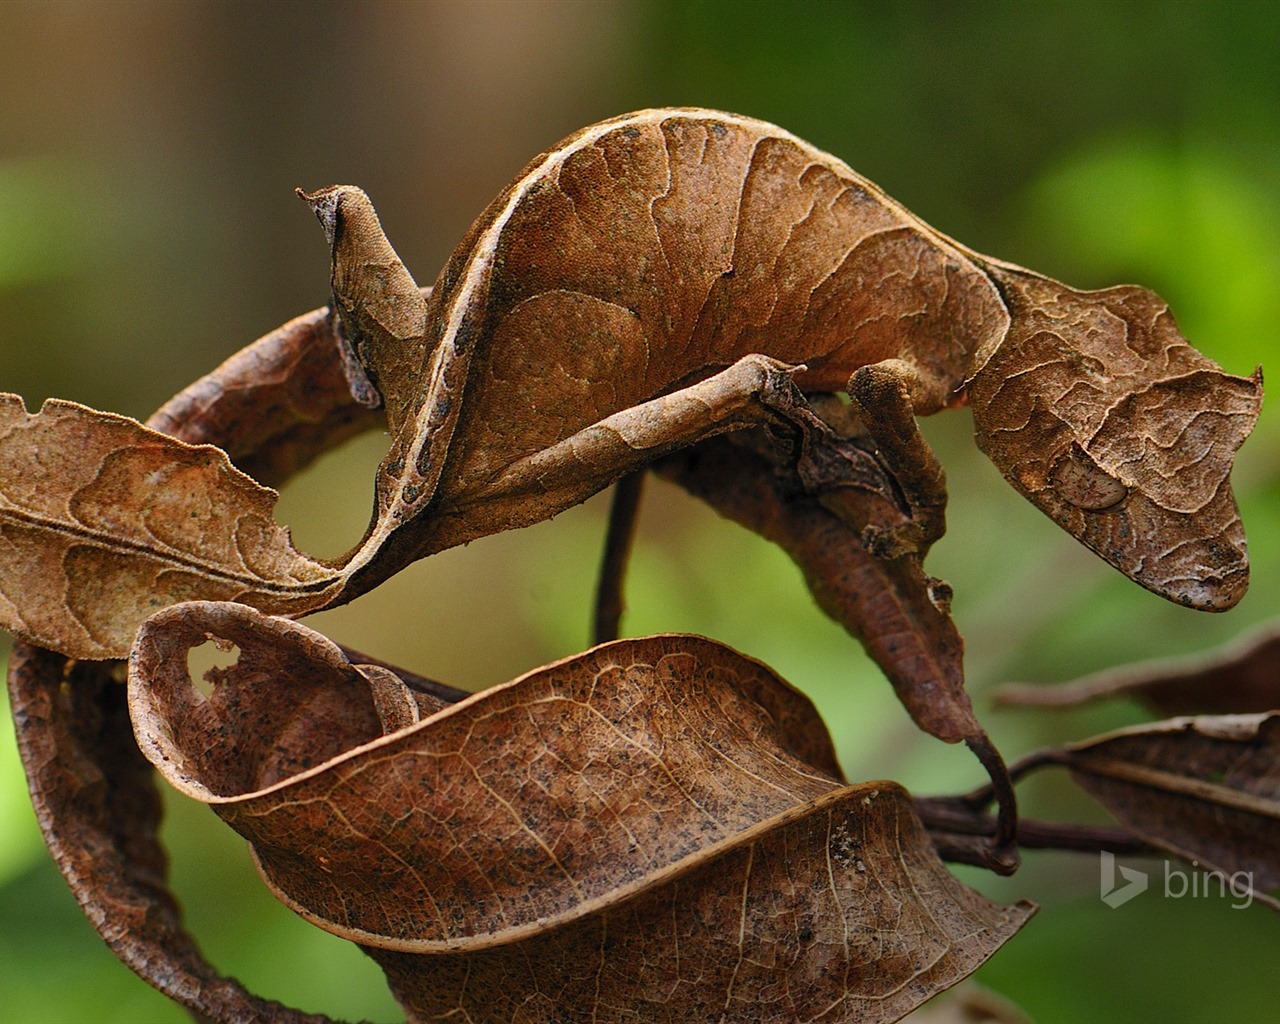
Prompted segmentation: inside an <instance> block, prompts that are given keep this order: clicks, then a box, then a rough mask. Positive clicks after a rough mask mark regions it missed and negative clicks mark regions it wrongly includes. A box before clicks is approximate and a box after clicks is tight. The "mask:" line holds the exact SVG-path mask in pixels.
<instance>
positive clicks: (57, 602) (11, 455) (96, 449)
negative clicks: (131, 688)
mask: <svg viewBox="0 0 1280 1024" xmlns="http://www.w3.org/2000/svg"><path fill="white" fill-rule="evenodd" d="M275 500H276V495H275V492H274V491H270V490H268V489H266V488H264V487H262V486H260V485H258V484H256V483H255V482H254V481H253V480H251V479H250V478H249V477H247V476H245V475H244V474H243V473H241V472H240V471H239V470H237V469H235V468H234V467H233V466H232V465H231V463H230V462H229V461H228V460H227V456H226V454H225V453H224V452H223V451H222V450H221V449H219V448H215V447H213V446H212V445H200V446H193V445H188V444H186V443H185V442H183V441H179V440H176V439H174V438H172V437H169V436H167V435H165V434H159V433H156V432H155V431H153V430H150V429H148V428H147V427H144V426H142V425H141V424H140V423H138V422H137V421H136V420H131V419H127V418H126V417H123V416H115V415H112V414H110V413H103V412H97V411H95V410H93V409H87V408H85V407H84V406H81V405H75V404H74V403H71V402H60V401H54V400H50V401H48V402H46V403H45V404H44V407H43V408H42V409H41V410H40V412H39V413H36V414H30V413H28V412H27V411H26V408H25V407H24V406H23V404H22V400H21V399H18V398H14V397H12V396H0V617H2V618H3V621H4V623H5V625H6V626H8V627H9V628H10V629H11V630H12V631H13V632H14V633H16V634H17V635H19V636H21V637H23V638H24V639H27V640H30V641H32V642H35V643H39V644H41V645H43V646H45V647H50V648H53V649H55V650H60V651H62V652H63V653H64V654H69V655H73V656H75V657H80V658H108V657H118V656H120V655H122V654H123V653H124V652H125V651H126V650H128V646H129V643H130V641H131V640H132V638H133V634H134V632H135V631H136V630H137V628H138V624H139V623H140V622H141V621H142V620H143V619H145V618H146V617H147V616H148V615H150V614H151V613H152V612H153V611H155V610H156V609H157V608H162V607H164V606H166V605H172V604H178V603H179V602H182V601H188V600H192V599H195V598H199V597H216V598H220V599H224V600H231V599H235V600H241V601H252V602H254V603H256V604H258V605H260V606H262V607H265V608H269V609H272V610H275V611H279V612H282V613H283V612H290V611H292V612H298V611H304V610H308V609H309V608H312V607H315V606H316V605H317V604H320V603H322V601H323V595H325V594H326V593H327V592H329V591H331V590H332V589H334V587H335V584H336V576H337V574H336V572H335V570H333V569H331V568H329V567H327V566H324V565H321V564H320V563H317V562H314V561H312V560H311V559H309V558H307V557H306V556H305V555H302V554H300V553H299V552H298V551H297V550H295V549H294V547H293V545H292V543H291V541H290V540H289V534H288V531H286V530H283V529H281V528H280V527H279V526H278V525H277V524H276V522H275V520H274V519H273V518H272V509H273V507H274V505H275Z"/></svg>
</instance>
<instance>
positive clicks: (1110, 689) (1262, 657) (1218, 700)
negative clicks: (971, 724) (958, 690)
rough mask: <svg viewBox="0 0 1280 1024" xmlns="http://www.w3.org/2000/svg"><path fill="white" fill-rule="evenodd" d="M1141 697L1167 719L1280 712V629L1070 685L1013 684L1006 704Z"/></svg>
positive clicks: (1002, 692) (1003, 694)
mask: <svg viewBox="0 0 1280 1024" xmlns="http://www.w3.org/2000/svg"><path fill="white" fill-rule="evenodd" d="M1125 696H1128V697H1136V698H1137V699H1138V700H1141V701H1142V702H1143V703H1144V704H1147V705H1149V706H1150V707H1152V708H1154V709H1155V710H1156V711H1158V712H1160V713H1161V714H1163V715H1230V714H1249V713H1251V712H1258V711H1272V710H1275V709H1277V708H1280V625H1277V624H1276V623H1274V622H1272V623H1269V624H1267V625H1265V626H1263V627H1262V628H1260V629H1257V630H1253V631H1251V632H1250V633H1248V634H1247V635H1245V636H1242V637H1239V638H1237V639H1235V640H1232V641H1230V642H1229V643H1226V644H1223V645H1222V646H1221V647H1217V648H1214V649H1213V650H1211V651H1205V652H1204V653H1201V654H1193V655H1189V656H1186V657H1182V658H1161V659H1157V660H1152V661H1144V662H1138V663H1137V664H1133V665H1124V666H1121V667H1119V668H1113V669H1107V670H1105V671H1102V672H1096V673H1094V674H1092V675H1088V676H1084V677H1082V678H1080V679H1075V680H1072V681H1071V682H1069V683H1061V684H1057V685H1052V686H1050V685H1043V684H1032V683H1010V684H1008V685H1006V686H1002V687H1000V689H999V690H997V691H996V693H995V698H996V700H998V701H1000V702H1001V703H1005V704H1024V705H1029V706H1033V707H1054V708H1059V707H1074V706H1076V705H1079V704H1084V703H1086V702H1088V701H1092V700H1102V699H1105V698H1108V697H1125Z"/></svg>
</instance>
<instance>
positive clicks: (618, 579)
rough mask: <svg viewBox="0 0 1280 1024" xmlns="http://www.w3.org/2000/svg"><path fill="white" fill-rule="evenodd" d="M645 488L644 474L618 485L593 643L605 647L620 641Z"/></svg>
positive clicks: (602, 566)
mask: <svg viewBox="0 0 1280 1024" xmlns="http://www.w3.org/2000/svg"><path fill="white" fill-rule="evenodd" d="M643 489H644V471H643V470H641V471H639V472H636V473H628V474H627V475H626V476H624V477H623V478H622V479H621V480H619V481H618V482H617V484H615V485H614V488H613V502H612V504H611V505H610V506H609V526H608V529H607V530H606V532H605V538H604V555H603V557H602V558H601V560H600V578H599V582H598V583H597V584H596V602H595V617H594V619H593V620H592V627H591V642H592V643H593V644H602V643H605V642H606V641H609V640H616V639H618V635H619V632H620V628H621V623H622V612H623V608H624V603H623V599H622V590H623V586H624V585H625V583H626V576H627V560H628V559H629V558H630V556H631V545H632V541H633V540H634V539H635V533H636V518H637V512H638V511H639V509H640V493H641V491H642V490H643Z"/></svg>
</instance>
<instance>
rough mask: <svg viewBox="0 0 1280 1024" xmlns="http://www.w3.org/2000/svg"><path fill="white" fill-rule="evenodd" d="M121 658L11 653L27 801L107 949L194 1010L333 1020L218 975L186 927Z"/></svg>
mask: <svg viewBox="0 0 1280 1024" xmlns="http://www.w3.org/2000/svg"><path fill="white" fill-rule="evenodd" d="M118 669H120V666H118V665H110V664H102V663H94V662H78V663H77V662H68V661H67V660H66V659H65V658H63V657H62V656H61V655H58V654H54V653H53V652H52V651H44V650H41V649H39V648H37V647H32V646H30V645H27V644H18V645H17V646H15V648H14V650H13V653H12V654H11V655H10V659H9V701H10V705H11V707H12V709H13V716H14V723H15V725H16V727H17V736H18V751H19V753H20V755H21V757H22V763H23V765H24V766H25V768H26V771H27V783H28V786H29V788H30V791H31V802H32V806H33V808H34V810H35V815H36V820H37V822H38V823H39V825H40V831H41V834H42V835H43V837H44V841H45V843H46V845H47V846H48V847H49V853H50V855H51V856H52V857H53V859H54V860H55V861H56V862H57V864H58V867H59V869H60V870H61V871H62V873H63V875H64V876H65V877H66V879H67V884H68V885H69V886H70V887H71V891H72V892H73V893H74V894H75V897H76V899H77V900H78V901H79V903H80V908H81V909H82V910H83V911H84V914H85V916H86V917H87V918H88V919H89V922H90V924H92V925H93V927H94V929H95V930H96V931H97V932H98V934H100V935H101V936H102V938H103V939H104V940H105V941H106V943H107V945H108V946H110V947H111V950H112V952H114V953H115V954H116V955H117V956H118V957H119V958H120V959H121V960H122V961H123V962H124V963H125V964H127V965H128V966H129V967H130V968H131V969H132V970H134V971H135V972H137V974H138V975H139V976H140V977H142V978H143V979H144V980H146V981H147V982H148V983H150V984H151V985H153V986H154V987H155V988H157V989H159V990H160V991H161V992H163V993H164V994H165V995H167V996H168V997H169V998H170V999H173V1000H174V1001H176V1002H178V1003H180V1004H182V1005H183V1006H185V1007H187V1008H188V1009H190V1010H191V1011H192V1012H193V1015H195V1016H196V1018H197V1019H198V1020H211V1021H218V1022H221V1024H254V1022H258V1021H265V1020H269V1021H273V1022H276V1021H278V1022H280V1024H329V1018H328V1017H324V1016H321V1015H315V1014H308V1013H302V1012H300V1011H298V1010H292V1009H289V1008H288V1007H285V1006H281V1005H280V1004H279V1003H276V1002H273V1001H270V1000H266V999H262V998H260V997H258V996H255V995H252V994H250V993H249V992H247V991H246V990H245V989H244V988H243V987H242V986H241V985H240V983H239V982H237V981H236V980H235V979H233V978H227V977H224V976H222V975H221V974H219V973H218V971H217V970H215V969H214V968H213V967H212V966H211V965H210V964H209V963H208V962H207V961H206V960H205V959H204V957H203V956H202V954H201V953H200V950H199V947H198V946H197V945H196V943H195V940H194V939H192V937H191V936H190V935H189V934H188V933H187V931H186V930H185V928H184V927H183V925H182V918H181V913H180V911H179V908H178V905H177V902H176V901H175V900H174V898H173V895H172V894H171V893H170V891H169V884H168V859H167V857H166V855H165V852H164V849H163V847H162V846H161V845H160V841H159V837H158V831H159V827H160V813H161V803H160V796H159V793H158V792H157V791H156V785H155V780H156V776H155V773H154V772H153V771H152V770H151V766H150V765H148V764H147V762H146V761H145V759H144V758H143V757H142V755H141V754H140V753H139V752H138V747H137V745H136V744H135V743H134V740H133V733H132V731H131V730H130V727H129V716H128V708H127V706H126V703H125V688H124V686H123V685H122V680H121V679H120V678H118V677H119V676H121V675H123V673H122V672H119V671H117V670H118Z"/></svg>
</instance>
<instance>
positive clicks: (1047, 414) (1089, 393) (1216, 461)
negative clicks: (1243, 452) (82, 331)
mask: <svg viewBox="0 0 1280 1024" xmlns="http://www.w3.org/2000/svg"><path fill="white" fill-rule="evenodd" d="M989 269H990V272H991V275H992V279H993V280H994V281H995V282H996V284H997V285H998V286H999V288H1000V290H1001V294H1002V295H1003V296H1004V297H1005V301H1006V302H1007V303H1008V305H1009V309H1010V311H1011V313H1012V314H1013V320H1012V323H1011V324H1010V327H1009V332H1008V334H1007V335H1006V337H1005V338H1004V340H1003V342H1002V343H1001V345H1000V346H999V348H998V349H997V350H996V351H995V353H994V354H993V355H992V357H991V359H990V360H989V361H988V362H987V363H986V364H985V365H984V366H982V367H980V368H979V369H978V370H977V372H976V373H975V374H974V377H973V379H972V380H971V381H970V384H969V396H970V401H971V403H972V405H973V418H974V423H975V426H976V428H977V436H978V444H979V446H981V448H982V450H983V451H985V452H986V453H987V455H988V456H990V458H991V460H992V461H993V462H994V463H995V464H996V466H997V467H998V468H999V469H1000V471H1001V472H1002V473H1003V474H1004V475H1005V478H1006V479H1007V480H1008V481H1009V482H1010V483H1011V484H1013V486H1014V487H1016V488H1017V489H1018V490H1019V491H1021V492H1022V493H1023V494H1024V495H1026V496H1027V497H1028V498H1029V499H1030V500H1031V501H1033V502H1035V504H1037V505H1038V506H1039V507H1040V508H1041V509H1043V510H1044V512H1045V513H1046V514H1047V515H1049V516H1050V518H1052V519H1053V520H1054V521H1055V522H1057V523H1058V524H1059V525H1060V526H1062V527H1063V528H1064V529H1066V530H1067V531H1068V532H1069V533H1071V534H1072V535H1073V536H1074V537H1076V538H1077V539H1079V540H1080V541H1081V543H1083V544H1085V545H1087V546H1088V547H1089V548H1091V549H1092V550H1093V551H1095V552H1097V553H1098V554H1099V555H1101V556H1102V557H1103V558H1105V559H1106V560H1107V561H1108V562H1110V563H1111V564H1112V565H1114V566H1115V567H1116V568H1117V569H1119V570H1120V571H1121V572H1123V573H1124V574H1125V575H1126V576H1128V577H1130V578H1131V579H1133V580H1134V581H1136V582H1137V583H1140V584H1141V585H1142V586H1144V587H1146V588H1148V589H1149V590H1153V591H1155V592H1156V593H1158V594H1160V595H1161V596H1163V597H1166V598H1168V599H1169V600H1171V601H1176V602H1177V603H1179V604H1183V605H1187V606H1189V607H1193V608H1202V609H1206V610H1209V611H1220V610H1223V609H1226V608H1230V607H1231V606H1232V605H1234V604H1235V603H1236V602H1237V601H1239V599H1240V598H1241V597H1242V596H1243V595H1244V592H1245V588H1246V587H1247V586H1248V580H1249V565H1248V557H1247V555H1246V549H1245V541H1244V528H1243V526H1242V525H1241V523H1240V514H1239V512H1238V511H1237V509H1236V504H1235V499H1234V498H1233V497H1232V494H1231V486H1230V483H1229V482H1228V474H1229V473H1230V472H1231V462H1232V458H1233V456H1234V455H1235V451H1236V449H1237V448H1239V447H1240V444H1241V443H1242V442H1243V441H1244V439H1245V438H1246V437H1247V436H1248V435H1249V431H1250V430H1252V429H1253V424H1254V422H1255V421H1256V420H1257V418H1258V412H1259V410H1260V408H1261V405H1262V375H1261V373H1260V372H1258V373H1255V374H1254V376H1253V377H1233V376H1231V375H1229V374H1226V373H1223V372H1222V371H1221V370H1220V369H1219V368H1218V366H1217V365H1215V364H1214V363H1213V362H1212V361H1210V360H1209V359H1206V358H1205V357H1204V356H1202V355H1201V354H1200V353H1199V352H1197V351H1196V350H1195V349H1193V348H1192V347H1191V346H1190V345H1189V344H1187V342H1186V340H1185V339H1184V338H1183V337H1182V335H1181V334H1179V333H1178V328H1177V325H1176V324H1175V323H1174V320H1173V316H1172V315H1171V314H1170V313H1169V309H1168V307H1167V306H1166V305H1165V303H1164V302H1163V301H1161V299H1159V298H1158V297H1157V296H1155V295H1153V294H1152V293H1151V292H1149V291H1146V290H1145V289H1142V288H1136V287H1133V286H1131V285H1125V286H1121V287H1118V288H1108V289H1105V290H1103V291H1097V292H1078V291H1075V290H1074V289H1071V288H1068V287H1066V286H1065V285H1061V284H1058V283H1057V282H1056V281H1050V280H1048V279H1046V278H1042V277H1038V276H1037V275H1035V274H1032V273H1029V272H1028V271H1025V270H1022V269H1020V268H1017V267H1009V266H1005V265H1001V264H995V263H992V264H989Z"/></svg>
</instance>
